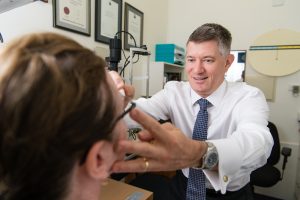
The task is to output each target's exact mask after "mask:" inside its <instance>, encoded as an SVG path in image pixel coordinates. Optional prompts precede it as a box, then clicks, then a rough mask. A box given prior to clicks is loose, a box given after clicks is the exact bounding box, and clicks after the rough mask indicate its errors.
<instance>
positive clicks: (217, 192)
mask: <svg viewBox="0 0 300 200" xmlns="http://www.w3.org/2000/svg"><path fill="white" fill-rule="evenodd" d="M231 40H232V39H231V34H230V32H229V31H228V30H227V29H226V28H224V27H223V26H221V25H218V24H213V23H211V24H204V25H202V26H201V27H199V28H197V29H196V30H195V31H194V32H193V33H192V34H191V35H190V37H189V39H188V42H187V46H186V49H187V53H186V64H185V70H186V74H187V77H188V82H176V81H172V82H168V83H167V84H166V85H165V87H164V89H163V90H161V91H160V92H158V93H157V94H155V95H153V96H152V97H151V98H150V99H138V100H137V101H136V104H137V107H138V108H139V109H141V110H143V111H144V112H146V113H148V114H149V115H151V116H152V117H153V118H155V119H156V120H159V119H162V120H168V119H169V120H171V122H172V124H173V125H175V126H176V127H177V128H178V129H176V128H174V127H173V126H172V125H170V124H165V125H160V126H159V125H157V124H155V123H154V122H153V121H151V119H148V118H147V116H145V115H144V114H143V113H140V112H139V111H133V113H132V115H131V116H132V118H133V119H134V120H136V121H137V122H139V123H141V124H142V125H143V126H144V128H145V129H148V130H145V131H143V132H141V134H140V139H141V141H142V142H140V143H138V144H136V143H135V144H133V143H130V142H128V141H122V143H121V146H120V147H122V150H123V151H127V152H133V153H137V154H138V155H141V156H143V157H144V158H143V159H137V160H134V161H127V162H120V163H117V164H116V165H115V167H114V171H115V172H121V171H142V170H143V169H144V170H148V171H159V170H172V169H182V172H181V171H178V173H177V174H176V176H175V177H174V178H173V180H172V183H171V192H170V195H171V196H170V197H169V199H185V198H186V187H187V181H188V177H189V168H190V167H200V168H202V169H203V172H204V174H205V176H206V188H207V191H206V198H207V199H252V195H251V189H250V186H249V181H250V174H251V172H252V171H253V170H255V169H256V168H258V167H260V166H262V165H264V164H265V163H266V160H267V158H268V157H269V155H270V152H271V149H272V145H273V139H272V136H271V134H270V132H269V129H268V128H267V124H268V113H269V109H268V105H267V103H266V100H265V97H264V95H263V93H262V92H261V91H260V90H259V89H257V88H254V87H252V86H249V85H247V84H246V83H243V82H237V83H231V82H227V81H226V80H225V79H224V75H225V73H226V72H227V70H228V68H229V67H230V65H231V63H232V62H233V60H234V56H233V55H231V54H230V47H231ZM202 98H203V99H206V100H208V101H209V102H210V106H209V107H208V109H207V112H208V130H207V140H206V141H198V140H192V139H191V138H192V135H193V128H194V124H195V121H196V118H197V113H198V111H199V110H200V107H199V105H198V103H197V101H198V100H199V99H202ZM179 129H180V130H179ZM164 134H165V135H167V136H161V135H164ZM182 134H184V135H185V136H186V137H182V136H180V135H182ZM148 141H152V143H147V142H148ZM153 141H154V142H153ZM202 169H199V170H202ZM195 199H196V197H195Z"/></svg>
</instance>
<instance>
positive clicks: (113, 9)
mask: <svg viewBox="0 0 300 200" xmlns="http://www.w3.org/2000/svg"><path fill="white" fill-rule="evenodd" d="M121 29H122V0H96V6H95V40H96V41H98V42H103V43H107V44H109V39H111V38H113V37H114V36H115V35H116V33H118V32H120V31H121Z"/></svg>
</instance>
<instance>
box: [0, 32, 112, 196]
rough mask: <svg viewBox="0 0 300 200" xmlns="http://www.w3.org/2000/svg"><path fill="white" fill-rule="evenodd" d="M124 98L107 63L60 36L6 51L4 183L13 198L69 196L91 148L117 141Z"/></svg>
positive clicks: (2, 73) (0, 90) (0, 79)
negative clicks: (114, 90) (118, 106)
mask: <svg viewBox="0 0 300 200" xmlns="http://www.w3.org/2000/svg"><path fill="white" fill-rule="evenodd" d="M116 113H117V112H116V101H115V100H114V99H113V93H112V89H111V86H110V84H109V82H108V81H107V75H106V72H105V62H104V60H103V59H101V58H100V57H98V56H96V55H95V54H94V53H93V52H92V51H90V50H88V49H87V48H84V47H83V46H81V45H80V44H78V43H77V42H75V41H73V40H71V39H68V38H66V37H64V36H62V35H58V34H54V33H38V34H30V35H26V36H23V37H22V38H19V39H17V40H15V41H13V42H11V43H10V44H8V46H7V47H6V48H5V49H3V50H2V52H1V54H0V148H1V149H0V180H1V182H3V183H2V184H4V185H5V187H6V188H7V190H6V195H5V199H11V200H17V199H18V200H22V199H30V200H34V199H38V200H41V199H49V200H50V199H52V200H53V199H62V198H63V197H64V196H65V195H66V193H67V190H68V187H69V185H68V183H69V181H70V175H71V172H72V169H73V168H74V166H75V164H78V163H79V161H80V160H81V159H82V157H83V156H84V154H85V153H86V152H87V151H88V150H89V148H90V147H91V146H92V145H93V143H95V142H96V141H99V140H109V141H111V140H112V139H113V136H112V130H113V128H114V124H113V122H114V121H115V119H116V118H117V116H116Z"/></svg>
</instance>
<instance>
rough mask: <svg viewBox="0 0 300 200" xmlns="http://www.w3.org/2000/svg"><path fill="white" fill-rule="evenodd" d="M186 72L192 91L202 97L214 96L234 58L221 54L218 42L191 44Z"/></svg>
mask: <svg viewBox="0 0 300 200" xmlns="http://www.w3.org/2000/svg"><path fill="white" fill-rule="evenodd" d="M186 49H187V50H186V64H185V71H186V73H187V76H188V80H189V83H190V85H191V87H192V89H193V90H194V91H195V92H197V93H198V94H199V95H200V96H202V97H207V96H209V95H210V94H212V93H213V92H214V91H215V90H216V89H217V88H218V87H219V86H220V85H221V84H222V82H223V80H224V76H225V73H226V72H227V70H228V68H229V67H230V65H231V63H232V62H233V59H234V56H233V55H227V56H223V55H221V54H220V51H219V47H218V43H217V41H214V40H210V41H205V42H201V43H195V42H189V43H188V44H187V48H186Z"/></svg>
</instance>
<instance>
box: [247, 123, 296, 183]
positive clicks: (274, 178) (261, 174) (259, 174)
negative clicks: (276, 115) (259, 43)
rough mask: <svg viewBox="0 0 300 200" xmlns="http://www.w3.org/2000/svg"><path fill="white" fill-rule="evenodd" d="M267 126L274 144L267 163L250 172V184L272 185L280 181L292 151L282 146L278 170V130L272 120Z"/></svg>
mask: <svg viewBox="0 0 300 200" xmlns="http://www.w3.org/2000/svg"><path fill="white" fill-rule="evenodd" d="M268 127H269V129H270V132H271V134H272V136H273V140H274V146H273V148H272V151H271V155H270V157H269V158H268V160H267V163H266V164H265V165H264V166H262V167H260V168H258V169H256V170H254V171H253V172H252V173H251V175H250V185H252V186H260V187H272V186H273V185H275V184H276V183H278V182H279V181H281V180H282V179H283V174H284V169H285V165H286V163H287V159H288V157H289V156H290V155H291V152H292V150H291V148H288V147H283V148H282V150H281V154H282V155H283V156H284V159H283V164H282V172H280V170H279V169H277V168H276V167H275V165H276V164H277V163H278V162H279V159H280V142H279V136H278V131H277V128H276V126H275V124H273V123H272V122H269V124H268Z"/></svg>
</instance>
